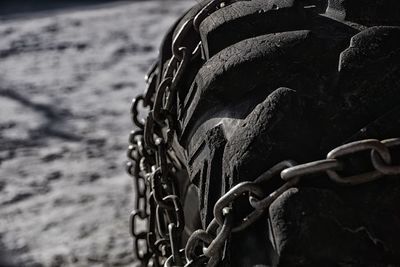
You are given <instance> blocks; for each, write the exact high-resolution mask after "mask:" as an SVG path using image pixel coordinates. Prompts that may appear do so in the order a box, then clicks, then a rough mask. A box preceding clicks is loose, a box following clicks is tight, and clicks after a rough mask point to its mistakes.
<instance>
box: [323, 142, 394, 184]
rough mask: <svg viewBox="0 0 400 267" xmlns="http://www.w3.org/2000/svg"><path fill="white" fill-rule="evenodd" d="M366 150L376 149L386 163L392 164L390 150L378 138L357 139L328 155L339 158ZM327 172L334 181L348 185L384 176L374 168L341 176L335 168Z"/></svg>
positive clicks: (331, 157) (328, 156)
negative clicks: (369, 170) (365, 171)
mask: <svg viewBox="0 0 400 267" xmlns="http://www.w3.org/2000/svg"><path fill="white" fill-rule="evenodd" d="M365 150H371V151H373V150H374V151H376V152H377V153H378V154H379V156H380V157H381V158H382V159H383V160H384V161H385V163H386V164H390V162H391V157H390V153H389V150H388V149H387V148H386V146H385V145H384V144H383V143H381V142H379V141H378V140H376V139H367V140H362V141H356V142H352V143H349V144H345V145H342V146H339V147H337V148H335V149H333V150H332V151H330V152H329V153H328V155H327V158H328V159H337V158H339V157H343V156H346V155H349V154H354V153H357V152H361V151H365ZM326 173H327V174H328V176H329V177H330V178H331V179H332V180H333V181H334V182H337V183H340V184H347V185H356V184H361V183H366V182H370V181H373V180H376V179H378V178H380V177H382V176H383V174H382V173H381V172H379V171H377V170H374V171H372V172H367V173H361V174H357V175H352V176H350V177H341V176H340V175H339V174H338V173H337V172H336V171H335V170H327V171H326Z"/></svg>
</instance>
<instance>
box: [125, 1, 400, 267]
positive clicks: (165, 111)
mask: <svg viewBox="0 0 400 267" xmlns="http://www.w3.org/2000/svg"><path fill="white" fill-rule="evenodd" d="M223 6H225V2H223V1H221V0H213V1H210V2H209V3H208V4H207V5H206V6H205V7H204V8H202V9H201V10H200V11H199V13H198V14H197V15H196V16H195V17H194V18H192V19H189V20H187V21H186V22H185V23H184V24H183V25H182V26H181V28H180V29H179V30H178V33H177V34H176V36H175V38H174V39H173V42H172V47H171V51H172V57H171V58H170V60H169V61H168V63H167V66H166V69H165V71H164V72H163V71H162V69H160V64H157V63H156V64H154V65H153V66H152V68H151V70H150V72H149V74H148V75H147V76H146V82H147V86H148V89H147V92H146V94H145V95H144V96H142V95H139V96H138V97H137V98H136V99H134V100H133V102H132V106H131V114H132V121H133V123H134V125H135V126H136V127H137V128H139V130H136V131H132V132H131V134H130V136H129V142H130V145H129V148H128V159H129V162H128V163H127V171H128V173H129V174H130V175H131V176H132V177H133V179H134V197H135V201H134V206H135V209H134V211H133V212H132V213H131V216H130V231H131V235H132V237H133V239H134V252H135V256H136V257H137V259H139V260H140V262H141V263H142V266H166V267H168V266H180V267H182V266H185V267H190V266H204V265H207V266H217V264H218V263H219V262H220V259H221V258H222V253H223V250H224V247H225V245H226V242H227V240H228V238H229V236H230V234H231V233H232V232H238V231H243V230H244V229H246V228H247V227H248V226H249V225H251V224H253V223H254V222H255V221H256V220H257V219H259V218H260V216H262V215H263V214H264V211H265V210H266V209H268V207H269V206H270V205H271V203H272V202H273V201H275V200H276V199H277V198H278V197H279V196H280V195H282V194H283V193H284V192H285V191H286V190H288V189H289V188H291V187H294V186H296V185H297V184H298V183H299V182H300V180H301V179H303V178H304V177H306V176H310V175H311V176H312V175H315V174H320V173H326V174H327V176H328V177H329V178H330V179H331V180H332V181H333V182H335V183H339V184H344V185H357V184H362V183H366V182H371V181H373V180H375V179H378V178H380V177H382V176H385V175H395V174H400V165H392V155H391V151H390V149H392V148H393V147H396V146H400V138H394V139H387V140H383V141H378V140H374V139H369V140H362V141H356V142H352V143H349V144H345V145H343V146H340V147H337V148H335V149H334V150H332V151H331V152H329V153H328V155H327V158H326V159H324V160H318V161H313V162H309V163H304V164H297V163H296V162H294V161H291V160H286V161H282V162H280V163H278V164H276V165H275V166H273V167H272V168H270V169H269V170H267V171H266V172H264V173H263V174H262V175H260V176H259V177H258V178H257V179H255V180H254V181H245V182H241V183H239V184H237V185H235V186H233V187H232V188H231V189H230V190H229V191H228V192H226V193H225V194H224V195H223V196H222V197H221V198H220V199H219V200H218V201H217V202H216V204H215V206H214V219H213V220H212V221H211V223H210V224H209V226H208V227H207V229H206V230H202V229H199V230H196V231H195V232H193V233H192V234H191V236H190V237H189V239H188V241H187V243H186V246H185V247H184V248H183V247H182V244H181V237H182V232H183V229H184V226H185V222H184V214H183V208H182V201H181V199H180V197H179V193H178V192H179V190H178V188H177V181H176V177H175V174H176V171H177V170H179V169H181V168H182V164H181V163H180V162H179V160H178V159H177V158H176V157H175V156H174V155H173V151H172V149H171V142H172V137H173V136H172V134H173V133H174V130H175V129H174V123H175V114H173V112H174V108H175V106H174V105H176V96H177V93H178V85H179V83H180V81H181V79H182V77H183V74H184V73H185V71H186V68H187V66H188V64H189V63H190V61H191V60H192V59H193V58H195V57H197V56H198V55H199V54H200V52H199V51H200V50H201V43H199V44H198V45H197V46H195V47H186V46H185V45H184V41H185V37H186V36H187V34H188V33H189V32H191V31H193V30H195V31H199V26H200V24H201V22H202V21H203V20H204V19H205V18H206V17H207V16H208V15H209V14H210V13H211V12H213V11H214V10H216V9H217V8H218V7H223ZM162 73H163V76H162V79H159V75H161V74H162ZM157 80H159V82H157ZM140 103H142V105H143V106H148V107H151V111H150V112H149V113H148V116H147V119H146V120H145V121H144V122H142V121H141V120H140V119H139V109H138V107H139V104H140ZM161 129H167V130H166V131H165V132H166V133H167V136H165V134H163V131H161ZM165 132H164V133H165ZM361 151H368V152H369V153H370V161H371V162H370V163H371V166H373V168H374V170H373V171H370V172H366V173H360V174H357V175H351V176H348V177H344V176H342V174H340V171H341V170H344V169H346V168H345V167H346V166H344V165H345V162H344V161H342V158H343V157H346V158H348V157H355V156H357V154H358V153H359V152H361ZM277 177H278V178H279V179H282V181H283V182H284V184H283V185H282V186H280V187H279V188H277V189H275V190H274V191H273V192H272V193H269V194H268V195H266V194H265V189H264V188H263V184H265V182H267V181H269V180H271V179H276V178H277ZM244 195H246V196H247V197H248V201H249V204H250V206H251V207H252V208H253V210H252V211H250V212H249V214H248V215H247V216H245V217H243V218H241V219H237V218H234V217H233V209H234V208H235V202H236V201H238V200H239V199H243V196H244ZM140 226H142V228H144V230H141V231H139V230H138V229H141V227H140ZM199 251H202V253H198V252H199ZM196 253H198V254H196Z"/></svg>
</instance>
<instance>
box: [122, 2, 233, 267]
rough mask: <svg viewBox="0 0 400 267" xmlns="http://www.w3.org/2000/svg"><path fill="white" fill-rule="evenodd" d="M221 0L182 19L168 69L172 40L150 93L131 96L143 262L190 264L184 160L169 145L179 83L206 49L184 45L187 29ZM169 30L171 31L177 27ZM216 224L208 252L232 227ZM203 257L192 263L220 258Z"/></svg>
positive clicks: (150, 77)
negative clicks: (181, 174) (144, 110)
mask: <svg viewBox="0 0 400 267" xmlns="http://www.w3.org/2000/svg"><path fill="white" fill-rule="evenodd" d="M222 2H223V1H221V0H213V1H210V3H209V4H208V5H206V6H205V7H204V8H203V9H202V10H200V12H199V13H198V14H197V15H196V16H195V17H194V18H191V19H189V20H187V21H185V22H184V23H183V25H182V26H181V27H180V28H179V30H178V33H177V34H176V36H175V38H174V39H173V40H172V46H171V51H172V57H171V58H170V59H169V60H168V61H167V66H166V69H165V70H164V71H163V70H162V68H163V66H161V65H162V64H163V63H164V62H163V61H164V60H163V58H164V57H165V56H164V54H163V50H164V48H165V44H166V43H167V42H165V43H164V44H163V46H164V47H163V49H162V51H161V53H162V54H161V55H160V56H161V63H160V62H156V63H155V64H154V65H153V66H152V68H151V69H150V71H149V73H148V74H147V75H146V78H145V79H146V83H147V91H146V93H145V95H144V96H142V95H140V96H138V97H137V98H136V99H134V100H133V102H132V106H131V115H132V122H133V124H134V125H135V126H136V127H137V128H139V129H140V130H138V131H133V132H131V135H130V137H129V142H130V146H129V148H128V158H129V162H128V163H127V171H128V173H129V174H130V175H131V176H132V177H133V179H134V193H135V210H134V211H133V212H132V213H131V216H130V229H131V235H132V237H133V239H134V252H135V255H136V257H137V258H138V259H139V260H140V261H141V263H142V266H161V265H164V266H184V265H188V264H187V263H186V258H185V250H184V249H183V248H182V247H181V236H182V232H183V229H184V225H185V222H184V215H183V208H182V204H181V200H180V198H179V194H178V188H177V181H176V178H175V173H176V170H178V169H180V168H182V166H181V164H180V162H179V160H177V159H176V157H174V155H173V153H172V152H171V151H169V150H170V148H171V143H172V140H173V134H174V130H175V114H174V109H175V106H176V96H177V91H178V88H177V87H178V84H179V83H180V81H181V79H182V77H183V75H184V73H185V71H186V70H187V67H188V64H189V63H190V61H191V60H193V59H195V58H196V57H198V56H199V55H200V51H201V43H199V44H198V45H197V46H194V47H187V46H185V41H186V39H187V38H186V37H187V34H188V33H189V32H190V31H192V30H193V29H196V30H198V26H199V25H200V23H201V21H202V20H204V18H206V17H207V16H208V14H209V13H211V12H213V10H215V9H216V8H217V7H218V6H220V5H221V3H222ZM221 6H223V5H221ZM169 34H171V35H172V32H170V33H169ZM160 75H162V77H160ZM140 103H141V104H142V106H143V107H150V108H151V111H150V112H149V113H148V115H147V118H146V119H145V120H144V122H142V121H141V120H140V119H139V109H138V106H139V104H140ZM165 129H166V130H165ZM163 130H165V131H163ZM164 133H166V136H165V134H164ZM225 221H227V220H225ZM139 225H144V227H145V230H143V231H137V229H139ZM214 226H215V227H213V228H212V229H211V230H212V231H211V230H210V231H211V232H210V233H211V234H213V235H217V238H216V240H217V241H218V240H220V241H218V242H214V243H212V244H210V249H209V251H206V252H205V254H206V255H207V256H210V254H212V253H213V252H212V251H215V250H219V247H220V246H221V244H222V243H224V242H225V240H226V238H227V236H228V235H227V233H228V232H230V230H229V231H228V230H227V229H228V228H227V226H222V227H220V228H221V229H222V230H221V233H224V235H222V234H219V233H218V234H217V232H216V231H217V230H218V229H219V227H218V224H217V223H214ZM218 237H219V238H218ZM217 248H218V249H217ZM201 258H202V259H203V261H201V260H198V259H197V260H196V262H192V263H190V264H189V266H200V265H199V264H202V262H207V261H208V262H214V265H215V264H216V263H217V262H218V261H219V259H218V258H215V257H214V258H213V259H212V260H207V258H206V257H201ZM211 258H212V257H211Z"/></svg>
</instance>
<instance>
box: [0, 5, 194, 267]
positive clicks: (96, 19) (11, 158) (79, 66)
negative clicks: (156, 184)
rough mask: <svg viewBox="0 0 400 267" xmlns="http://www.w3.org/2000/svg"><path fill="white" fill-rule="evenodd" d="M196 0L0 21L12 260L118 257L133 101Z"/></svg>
mask: <svg viewBox="0 0 400 267" xmlns="http://www.w3.org/2000/svg"><path fill="white" fill-rule="evenodd" d="M193 3H195V2H194V1H188V0H184V1H165V0H158V1H145V2H133V3H125V4H115V5H104V6H101V7H96V8H92V9H88V8H85V10H82V11H79V10H74V11H71V10H70V11H67V12H55V13H54V12H53V13H49V14H41V15H40V16H32V17H30V18H29V19H28V18H25V19H24V18H18V19H11V20H6V21H3V22H1V23H0V250H3V251H6V252H7V253H8V254H9V255H12V259H13V260H15V261H17V262H18V264H17V266H126V265H131V264H132V262H133V261H134V259H133V256H132V253H131V248H132V241H131V238H130V236H129V234H128V214H129V213H130V209H131V207H132V188H131V180H130V179H129V178H128V176H127V175H126V174H125V172H124V167H123V163H124V161H125V148H126V146H127V136H128V133H129V131H130V129H131V127H132V126H131V122H130V117H129V105H130V101H131V99H132V97H133V96H135V95H136V94H137V93H138V92H141V91H142V90H143V89H144V81H143V76H144V73H145V71H146V70H147V68H148V67H149V65H150V64H151V62H152V61H153V59H155V57H156V55H157V50H158V45H159V43H160V41H161V38H162V35H163V33H164V32H165V31H166V30H167V28H168V27H169V26H170V25H171V24H172V23H173V21H174V19H176V17H177V16H178V15H180V14H182V12H184V10H186V9H187V8H188V7H189V6H191V5H192V4H193Z"/></svg>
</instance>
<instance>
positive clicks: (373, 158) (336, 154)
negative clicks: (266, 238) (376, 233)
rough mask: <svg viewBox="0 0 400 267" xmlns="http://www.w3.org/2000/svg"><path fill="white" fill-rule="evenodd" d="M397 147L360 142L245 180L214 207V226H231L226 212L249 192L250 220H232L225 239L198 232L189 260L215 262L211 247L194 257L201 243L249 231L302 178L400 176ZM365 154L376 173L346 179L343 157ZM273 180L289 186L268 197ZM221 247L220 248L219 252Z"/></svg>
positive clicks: (355, 181)
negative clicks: (267, 189)
mask: <svg viewBox="0 0 400 267" xmlns="http://www.w3.org/2000/svg"><path fill="white" fill-rule="evenodd" d="M396 146H397V147H400V138H393V139H386V140H383V141H379V140H376V139H367V140H361V141H356V142H352V143H348V144H345V145H342V146H339V147H337V148H335V149H333V150H332V151H330V152H329V153H328V155H327V158H326V159H324V160H317V161H312V162H308V163H304V164H296V162H294V161H292V160H285V161H282V162H280V163H278V164H276V165H275V166H273V167H272V168H271V169H269V170H267V171H266V172H264V173H263V174H261V175H260V176H259V177H258V178H257V179H255V180H254V181H252V182H250V181H245V182H241V183H239V184H237V185H235V186H234V187H232V188H231V189H230V190H229V191H228V192H227V193H225V194H224V195H223V196H222V197H221V198H220V199H219V200H218V201H217V202H216V204H215V205H214V219H213V221H212V223H211V224H213V223H217V224H218V226H219V227H221V228H222V229H223V228H224V226H225V225H226V224H227V221H226V219H227V218H228V217H227V214H230V212H226V209H229V211H231V210H232V209H233V208H234V206H235V201H237V200H239V198H242V197H243V194H245V193H247V194H248V199H249V204H250V206H251V207H253V210H252V211H251V212H250V213H249V214H248V215H247V216H246V217H244V218H241V219H236V220H235V221H236V222H233V221H232V220H231V219H230V225H229V228H228V229H229V233H228V234H226V235H224V238H223V239H221V237H219V236H217V237H215V238H212V237H211V236H210V234H209V233H208V229H207V230H206V231H204V230H198V231H196V232H194V233H193V235H192V236H191V237H190V239H189V242H188V243H187V246H186V257H187V260H188V261H189V262H192V261H194V260H196V257H198V259H199V260H200V259H202V257H204V256H205V257H207V258H210V259H212V257H213V256H215V255H218V252H214V253H210V252H209V251H208V250H207V247H204V249H203V252H204V253H203V255H195V256H194V257H193V251H195V250H196V247H197V246H198V244H199V242H200V241H201V242H202V243H203V246H207V245H209V244H213V242H218V243H221V242H222V241H223V243H224V242H225V241H226V240H227V238H228V237H229V234H230V233H231V232H238V231H242V230H244V229H246V228H247V227H248V226H250V225H251V224H252V223H254V222H255V221H256V220H257V219H258V218H259V217H260V216H262V215H263V214H264V211H265V210H267V209H268V208H269V206H270V205H271V204H272V202H274V201H275V200H276V199H277V198H278V197H279V196H281V195H282V194H283V193H284V192H286V191H287V190H288V189H290V188H292V187H294V186H296V185H297V184H298V183H299V182H300V180H301V179H303V178H306V177H307V176H313V175H315V174H320V173H326V174H327V176H328V177H329V178H330V179H331V180H332V181H333V182H335V183H339V184H342V185H359V184H363V183H368V182H372V181H374V180H376V179H379V178H381V177H384V176H386V175H398V174H400V165H392V158H393V157H392V154H391V151H390V149H392V148H393V147H396ZM362 151H367V152H369V155H370V157H369V159H370V162H369V163H370V164H369V165H371V166H373V168H374V170H373V171H370V172H362V171H360V172H359V173H358V174H355V175H351V176H348V177H342V176H341V175H340V174H338V171H341V170H344V169H349V167H354V166H345V165H346V164H345V161H344V160H343V158H347V159H349V158H350V159H353V160H354V159H356V158H357V157H358V155H359V152H362ZM346 167H347V168H346ZM273 178H279V179H281V180H283V181H284V182H285V183H284V184H283V185H282V186H280V187H279V188H277V189H275V190H274V191H273V192H272V193H270V194H268V195H265V193H264V192H265V190H264V189H263V186H262V185H263V184H265V182H267V181H269V180H271V179H273ZM211 224H210V225H211ZM221 232H222V231H221ZM217 240H218V241H217ZM209 247H210V246H209ZM220 248H221V247H220V246H219V249H220Z"/></svg>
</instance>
